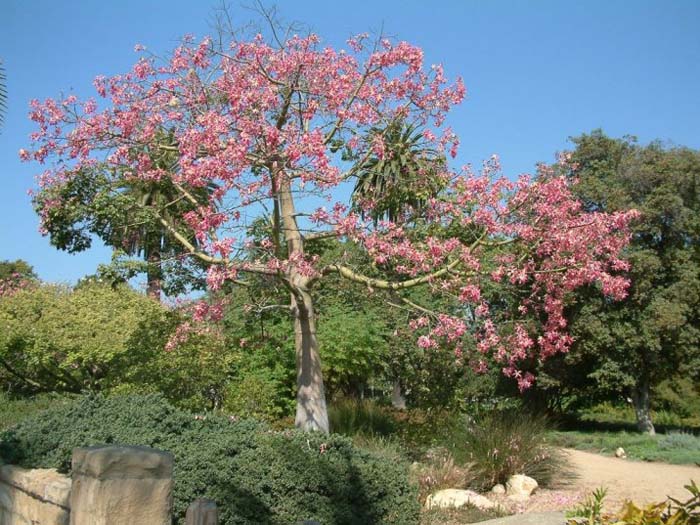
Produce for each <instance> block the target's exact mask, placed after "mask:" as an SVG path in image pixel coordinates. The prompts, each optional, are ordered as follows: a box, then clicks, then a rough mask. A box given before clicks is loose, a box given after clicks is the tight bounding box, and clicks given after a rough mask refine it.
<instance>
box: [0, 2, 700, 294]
mask: <svg viewBox="0 0 700 525" xmlns="http://www.w3.org/2000/svg"><path fill="white" fill-rule="evenodd" d="M217 5H219V2H216V1H205V0H203V1H194V0H162V1H161V0H158V1H156V0H120V1H106V0H102V1H99V0H91V1H88V0H82V1H78V0H60V1H59V0H42V1H37V0H0V58H2V59H3V61H4V63H5V69H6V74H7V84H8V91H9V110H8V113H7V115H6V118H5V125H4V129H3V130H2V133H1V134H0V177H2V186H0V188H2V190H1V191H0V259H16V258H21V259H25V260H27V261H28V262H30V263H31V264H32V265H34V267H35V269H36V270H37V272H38V274H39V276H40V277H41V278H42V279H44V280H48V281H68V282H74V281H75V280H77V279H78V278H79V277H81V276H83V275H85V274H88V273H92V272H94V270H95V268H96V267H97V264H98V263H99V262H102V261H107V260H109V255H110V252H109V251H108V250H107V249H105V248H104V247H100V246H97V247H95V248H93V249H92V250H90V251H89V252H85V253H82V254H78V255H72V256H71V255H68V254H65V253H62V252H59V251H57V250H56V249H54V248H52V247H51V246H50V245H49V241H48V239H46V238H43V237H41V235H40V234H39V233H38V232H37V225H38V220H37V217H36V215H35V214H34V212H33V211H32V208H31V203H30V200H29V197H28V196H27V193H26V191H27V189H28V188H29V187H31V186H32V185H33V176H34V175H35V171H36V170H37V166H32V165H27V164H21V163H20V162H19V160H18V158H17V151H18V150H19V149H20V148H22V147H26V146H27V144H28V138H27V136H28V134H29V133H30V131H31V129H32V128H31V126H30V123H29V122H28V120H27V117H26V115H27V103H28V101H29V100H30V99H31V98H45V97H48V96H56V95H58V94H60V93H61V92H63V93H65V92H68V91H70V90H74V91H75V93H77V94H78V95H91V94H92V80H93V78H94V77H95V76H96V75H98V74H105V75H110V74H116V73H122V72H124V71H125V70H126V69H127V68H129V67H130V66H131V65H132V64H133V62H134V61H135V60H136V55H135V53H134V52H133V47H134V44H136V43H142V44H144V45H146V46H147V47H148V48H149V49H150V50H151V51H154V52H162V53H165V52H167V51H168V50H170V49H171V48H172V47H173V46H174V44H175V42H176V40H177V39H178V38H179V37H180V36H182V35H183V34H185V33H192V34H195V35H197V36H203V35H205V34H209V33H211V32H212V29H211V26H210V25H209V20H210V19H211V15H212V13H213V9H214V7H216V6H217ZM232 5H233V6H234V7H233V8H232V12H233V14H234V17H237V19H238V20H240V22H241V23H243V22H245V21H247V20H249V19H250V17H251V16H252V14H251V13H250V12H249V11H246V10H244V9H242V8H239V7H237V6H238V5H239V4H238V3H234V4H232ZM277 5H278V7H279V10H280V13H281V14H282V15H283V16H284V17H285V18H286V19H288V20H292V19H293V20H299V21H301V22H304V23H306V24H308V25H309V26H310V27H311V28H312V29H313V30H314V31H315V32H317V33H318V34H319V35H321V37H322V38H323V39H324V40H325V41H326V42H329V43H330V44H333V45H339V44H342V43H343V42H344V41H345V39H346V38H347V37H348V36H350V35H351V34H356V33H360V32H365V31H368V30H373V29H374V30H376V29H379V28H380V27H382V25H383V27H384V31H385V33H388V34H391V35H394V36H396V37H398V38H400V39H403V40H408V41H410V42H412V43H416V44H419V45H420V46H422V47H423V49H424V50H425V55H426V60H427V61H428V63H436V62H442V63H443V64H444V65H445V69H446V71H447V73H448V75H449V76H450V77H454V76H456V75H461V76H462V77H463V78H464V81H465V83H466V86H467V90H468V97H467V100H466V101H465V102H464V103H463V104H462V106H461V107H460V108H458V109H457V110H456V111H454V112H453V113H452V115H451V117H450V119H449V123H450V124H451V125H452V126H453V127H454V128H455V130H456V131H457V133H458V134H459V135H460V137H461V140H462V147H461V153H460V157H459V158H458V159H457V160H458V164H463V163H465V162H473V163H479V162H480V161H481V160H482V159H484V158H486V157H488V156H489V155H491V154H492V153H498V154H499V155H500V156H501V159H502V163H503V166H504V168H505V171H506V173H508V174H511V175H517V174H518V173H521V172H530V171H532V169H533V166H534V164H535V163H536V162H538V161H550V160H553V158H554V153H555V152H556V151H560V150H562V149H565V148H566V147H567V138H568V137H569V136H572V135H578V134H580V133H582V132H588V131H590V130H592V129H594V128H598V127H602V128H603V129H604V130H605V131H606V132H607V133H608V134H610V135H613V136H621V135H624V134H634V135H637V136H638V137H639V139H640V140H641V141H643V142H647V141H650V140H652V139H656V138H658V139H662V140H665V141H669V142H672V143H675V144H678V145H686V146H690V147H693V148H700V96H699V95H700V32H699V31H698V25H699V24H700V2H699V1H697V0H688V1H680V0H675V1H673V0H665V1H662V0H659V1H640V0H585V1H584V0H579V1H564V0H561V1H543V0H542V1H537V0H533V1H524V0H523V1H516V0H510V1H497V0H490V1H486V0H480V1H477V0H470V1H468V0H439V1H435V0H433V1H425V0H415V1H414V0H404V1H399V0H392V1H388V0H352V1H332V0H325V1H321V0H294V1H292V0H281V1H279V2H277Z"/></svg>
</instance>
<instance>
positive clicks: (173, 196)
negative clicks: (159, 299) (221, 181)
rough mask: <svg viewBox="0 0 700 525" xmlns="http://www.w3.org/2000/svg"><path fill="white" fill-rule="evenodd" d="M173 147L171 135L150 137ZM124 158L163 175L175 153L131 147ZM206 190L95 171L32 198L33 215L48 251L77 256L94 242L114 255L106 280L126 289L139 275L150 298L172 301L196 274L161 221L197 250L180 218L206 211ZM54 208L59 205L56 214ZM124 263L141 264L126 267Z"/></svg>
mask: <svg viewBox="0 0 700 525" xmlns="http://www.w3.org/2000/svg"><path fill="white" fill-rule="evenodd" d="M174 140H175V139H174V137H173V135H172V133H169V132H166V131H165V130H158V131H157V132H156V137H155V141H156V143H165V144H173V143H174ZM173 146H176V144H173ZM129 155H130V156H131V157H132V158H133V159H136V158H143V157H147V158H148V159H149V162H150V164H151V166H152V169H154V170H160V171H162V172H164V173H168V172H172V171H174V170H176V169H177V167H178V166H177V164H178V155H177V153H176V150H175V151H171V150H167V149H162V148H149V147H134V148H132V149H131V151H129ZM212 189H213V188H208V187H207V188H188V187H183V186H178V185H175V184H174V183H173V182H172V181H171V180H170V179H169V178H168V177H161V178H159V179H158V180H149V181H143V180H138V179H136V178H134V177H130V176H128V174H126V173H122V172H121V171H120V170H114V169H112V168H110V167H107V166H105V165H102V164H99V163H97V164H95V165H94V166H92V167H91V168H90V169H84V170H82V171H81V172H79V173H76V174H75V176H73V177H71V178H70V179H69V180H66V181H64V182H63V183H62V184H54V185H51V186H47V187H44V188H42V189H41V190H40V191H39V192H38V193H37V194H36V195H35V196H34V207H35V209H36V211H37V213H39V214H40V215H42V217H43V221H42V224H43V226H44V227H45V228H46V230H47V232H48V235H49V237H50V240H51V244H52V245H54V246H56V247H57V248H58V249H60V250H66V251H68V252H70V253H76V252H81V251H84V250H86V249H88V248H89V247H90V246H91V244H92V242H93V240H94V238H95V237H97V238H99V239H101V240H102V242H104V243H105V245H107V246H110V247H112V248H114V249H115V250H116V252H117V253H116V255H115V259H114V260H113V262H112V264H111V265H110V266H109V267H105V266H102V267H101V269H100V273H101V274H103V275H104V276H105V277H107V278H110V279H112V280H113V282H114V281H116V282H125V281H126V280H128V279H129V278H130V277H132V276H134V275H135V274H137V273H140V272H145V273H146V274H147V280H148V285H149V291H150V292H152V293H154V295H155V294H156V292H157V294H160V290H161V287H163V288H164V289H165V291H166V292H167V293H169V294H172V295H175V294H178V293H182V292H184V291H186V290H187V289H188V288H189V286H188V285H191V284H194V285H195V287H196V285H201V279H199V278H198V275H197V274H198V273H200V272H201V271H202V268H203V267H202V265H201V264H199V263H198V262H197V261H195V260H193V259H192V258H188V257H182V255H183V254H186V253H187V250H185V249H184V248H183V247H182V245H181V244H180V243H179V242H178V241H176V240H175V239H174V238H173V236H172V234H171V233H170V232H169V230H168V229H167V228H166V227H165V226H164V225H163V224H162V222H161V220H164V221H166V222H168V223H169V224H170V225H171V226H177V227H178V228H179V229H180V231H181V232H183V233H184V235H185V236H186V237H188V238H189V241H190V242H191V243H193V244H194V245H196V243H197V241H196V239H194V235H193V234H192V231H191V228H189V227H187V226H186V225H185V224H184V223H182V220H181V219H180V218H179V217H181V216H182V214H184V213H186V212H188V211H191V210H194V209H195V208H196V204H195V203H196V202H199V203H201V204H206V198H205V197H206V195H207V194H208V192H210V191H211V190H212ZM185 192H186V193H187V196H188V197H187V198H185ZM192 200H194V201H195V203H193V202H192ZM57 202H58V203H60V204H61V205H60V206H56V203H57ZM126 255H128V256H131V257H134V256H136V257H139V258H140V259H141V261H140V262H139V261H128V260H125V258H124V256H126ZM171 277H172V278H171ZM164 279H165V281H164Z"/></svg>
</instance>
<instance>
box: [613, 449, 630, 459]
mask: <svg viewBox="0 0 700 525" xmlns="http://www.w3.org/2000/svg"><path fill="white" fill-rule="evenodd" d="M615 457H616V458H620V459H625V458H626V457H627V452H625V449H624V448H622V447H617V449H616V450H615Z"/></svg>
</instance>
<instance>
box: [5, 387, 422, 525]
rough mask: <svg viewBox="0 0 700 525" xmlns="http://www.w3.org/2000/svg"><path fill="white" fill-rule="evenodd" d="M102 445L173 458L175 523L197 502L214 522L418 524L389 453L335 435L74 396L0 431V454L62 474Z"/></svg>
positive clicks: (156, 403)
mask: <svg viewBox="0 0 700 525" xmlns="http://www.w3.org/2000/svg"><path fill="white" fill-rule="evenodd" d="M112 443H113V444H121V445H145V446H150V447H154V448H160V449H164V450H169V451H170V452H172V453H173V455H174V456H175V491H174V492H175V493H174V497H175V515H176V520H177V523H183V522H184V514H185V510H186V508H187V505H188V504H189V503H190V502H192V501H193V500H194V499H195V498H198V497H206V498H211V499H213V500H215V501H216V502H217V503H218V505H219V507H220V511H221V523H222V525H232V524H248V523H251V524H252V523H263V524H280V525H281V524H285V525H286V524H289V523H296V522H298V521H300V520H305V519H315V520H318V521H319V522H320V523H323V524H324V525H325V524H358V525H360V524H380V523H381V524H384V523H387V524H389V523H391V524H413V523H417V522H418V515H419V505H418V499H417V492H416V489H415V487H413V486H411V485H410V484H409V482H408V478H407V475H408V472H407V466H406V465H405V464H401V463H400V462H397V461H396V458H395V457H394V456H382V454H381V453H380V452H376V451H374V452H369V451H365V450H361V449H357V448H355V447H353V445H352V443H351V441H350V440H349V439H347V438H345V437H342V436H332V435H331V436H327V435H323V434H317V433H315V434H305V433H301V432H298V431H296V430H287V431H283V432H275V431H273V430H271V429H270V428H269V427H268V426H266V425H264V424H261V423H257V422H254V421H231V420H230V419H228V418H225V417H222V416H216V415H208V416H206V418H202V417H195V416H194V415H193V414H190V413H188V412H184V411H182V410H179V409H176V408H174V407H172V406H171V405H169V404H168V403H167V402H166V401H165V399H164V398H163V397H162V396H160V395H156V394H153V395H146V396H136V395H132V396H120V397H102V396H95V397H88V398H82V399H80V400H78V401H76V402H74V403H71V404H68V405H64V406H59V407H57V408H55V409H54V410H52V411H50V412H45V413H42V414H40V415H37V416H35V417H33V418H31V419H28V420H26V421H24V422H22V423H20V424H19V425H17V426H16V427H14V428H12V429H10V430H7V431H6V432H4V433H2V434H0V458H2V459H3V460H4V461H6V462H10V463H16V464H20V465H22V466H25V467H30V468H31V467H55V468H58V469H59V470H61V471H63V472H68V471H69V469H70V457H71V452H72V450H73V448H75V447H79V446H88V445H96V444H112Z"/></svg>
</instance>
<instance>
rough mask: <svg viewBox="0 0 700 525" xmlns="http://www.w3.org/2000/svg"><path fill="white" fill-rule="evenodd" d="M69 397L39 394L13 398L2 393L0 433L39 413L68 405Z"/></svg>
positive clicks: (0, 393)
mask: <svg viewBox="0 0 700 525" xmlns="http://www.w3.org/2000/svg"><path fill="white" fill-rule="evenodd" d="M69 400H70V398H69V397H67V396H65V395H59V394H38V395H36V396H33V397H17V398H16V397H11V396H9V395H8V394H5V393H4V392H0V431H2V430H5V429H6V428H9V427H11V426H13V425H16V424H17V423H19V422H20V421H23V420H25V419H27V418H28V417H31V416H33V415H34V414H36V413H37V412H41V411H42V410H46V409H49V408H52V407H57V406H60V405H62V404H65V403H68V402H69Z"/></svg>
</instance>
